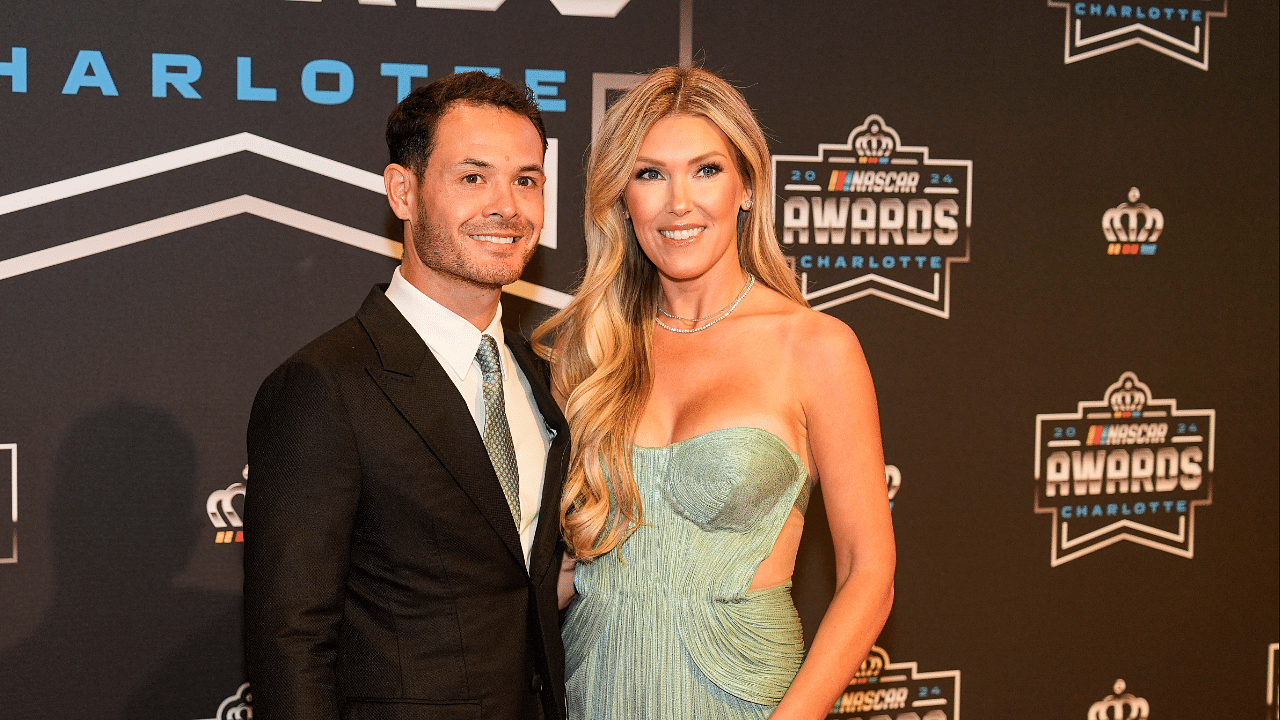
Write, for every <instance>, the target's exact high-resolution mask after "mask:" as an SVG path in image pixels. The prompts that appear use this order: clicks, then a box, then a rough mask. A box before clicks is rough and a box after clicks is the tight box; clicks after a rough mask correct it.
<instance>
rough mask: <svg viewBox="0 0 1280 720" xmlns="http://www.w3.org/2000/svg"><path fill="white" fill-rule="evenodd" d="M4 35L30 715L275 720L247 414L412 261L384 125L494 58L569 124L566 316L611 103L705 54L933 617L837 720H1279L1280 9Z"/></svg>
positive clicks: (905, 7) (413, 5)
mask: <svg viewBox="0 0 1280 720" xmlns="http://www.w3.org/2000/svg"><path fill="white" fill-rule="evenodd" d="M2 14H3V20H2V21H0V148H2V149H0V153H2V156H3V161H2V162H0V368H3V372H0V589H2V592H0V617H2V618H3V621H2V622H0V717H3V718H6V719H8V718H125V717H130V718H132V717H146V718H165V719H167V720H203V719H206V718H218V720H228V719H231V718H248V717H249V716H250V713H251V710H250V709H249V708H250V703H251V700H250V698H251V694H252V690H251V688H248V687H247V686H245V685H244V684H243V683H244V677H243V670H242V661H241V658H240V649H241V643H240V624H239V613H240V596H239V590H240V581H241V574H240V559H241V549H242V547H243V546H242V544H241V543H242V540H243V536H242V533H241V526H240V518H239V515H238V512H239V510H240V509H241V508H242V503H243V496H244V493H245V492H246V484H247V485H248V490H247V491H248V492H253V489H252V482H251V481H250V482H247V483H246V479H247V477H248V475H247V471H246V468H245V451H244V440H243V438H244V428H245V424H246V420H247V418H248V412H249V407H250V402H251V400H252V397H253V394H254V391H255V390H256V388H257V385H258V383H259V382H260V381H261V380H262V378H263V377H265V375H266V374H267V373H268V372H269V371H270V370H271V369H272V368H273V367H274V366H275V365H277V364H278V363H279V362H281V361H282V360H283V359H284V358H286V357H287V356H288V355H290V354H291V353H292V352H293V351H294V350H295V349H297V348H298V347H300V346H301V345H303V344H304V343H305V342H307V341H308V340H309V339H311V338H312V337H314V336H315V335H317V334H319V333H321V332H322V331H324V330H326V329H328V328H329V327H331V326H333V325H334V324H336V323H338V322H340V321H341V320H343V319H345V318H347V317H349V316H350V315H351V313H353V312H354V310H355V308H356V307H357V306H358V304H359V303H360V301H361V299H362V298H363V296H364V294H365V293H366V292H367V291H368V289H369V287H370V286H371V285H372V284H374V283H378V282H385V281H386V280H387V279H388V278H389V276H390V273H391V271H392V269H393V268H394V267H395V265H396V262H397V260H396V258H397V257H398V255H399V253H400V245H399V243H398V240H399V239H400V235H399V228H398V225H399V223H398V222H397V221H395V220H394V218H393V217H392V216H391V214H390V212H389V211H388V209H387V206H386V201H385V199H384V197H383V196H382V192H383V191H382V180H381V177H380V173H381V170H382V168H383V166H384V165H385V163H386V160H385V158H386V150H385V145H384V143H383V140H382V133H383V128H384V122H385V118H386V116H387V113H388V112H389V111H390V110H391V108H392V107H393V106H394V105H395V103H396V102H397V100H398V99H399V98H400V97H403V96H404V95H405V94H406V93H407V92H408V91H409V90H410V89H411V88H413V87H416V86H418V85H420V84H422V83H425V82H429V81H430V80H432V79H435V78H438V77H441V76H442V75H445V74H447V73H451V72H454V71H455V70H459V69H463V68H467V69H469V68H483V69H487V70H488V71H489V72H492V73H496V74H500V75H501V76H502V77H505V78H508V79H511V80H512V81H514V82H517V83H520V84H523V85H525V86H527V87H529V88H531V89H532V90H533V91H534V92H535V93H536V95H537V96H538V98H539V102H540V103H541V107H542V110H543V112H544V114H545V118H546V124H547V128H548V131H549V135H550V137H551V138H552V140H551V145H550V150H549V152H548V157H547V165H548V168H549V175H550V182H549V184H548V190H547V204H548V206H547V213H548V227H547V231H546V232H545V233H544V237H543V239H542V245H543V247H541V248H540V249H539V252H538V254H537V256H536V258H535V260H534V262H533V263H532V265H531V266H530V267H529V269H528V271H527V272H526V274H525V276H524V280H523V281H521V282H520V283H518V284H516V285H514V286H512V287H511V288H510V292H509V293H508V294H507V295H506V301H505V302H506V308H507V309H506V315H505V317H506V318H508V319H509V320H510V322H511V325H512V327H517V328H520V329H523V330H525V331H528V330H529V329H530V328H532V327H533V326H534V325H535V324H536V323H537V322H538V321H539V320H540V319H542V318H544V317H545V316H546V315H547V314H548V312H549V311H550V310H551V309H552V308H554V307H557V306H560V305H562V304H563V303H564V301H565V300H566V298H567V297H568V296H567V293H570V292H572V290H573V287H574V283H575V279H576V278H577V277H578V273H579V272H580V270H581V267H582V261H583V241H582V231H581V220H580V218H581V212H582V186H583V164H584V156H585V153H586V151H587V148H588V146H589V143H590V141H591V136H592V129H593V127H594V126H595V124H596V123H597V122H598V120H599V117H600V114H601V113H602V112H603V110H604V108H605V107H607V105H608V103H609V102H610V101H611V99H613V98H616V97H617V94H618V93H619V92H620V91H622V90H623V89H625V88H627V87H629V86H630V85H632V84H634V82H635V77H636V74H637V73H643V72H645V71H647V70H649V69H652V68H655V67H658V66H661V65H667V64H675V63H678V62H681V61H684V62H689V61H692V62H695V63H698V64H701V65H703V66H704V67H707V68H709V69H712V70H716V71H719V72H721V73H722V74H723V75H725V76H726V77H727V78H729V79H731V80H732V81H733V82H734V83H735V84H737V85H739V86H740V87H741V88H743V92H744V94H745V95H746V97H747V99H748V100H749V101H750V103H751V104H752V106H753V107H755V108H756V109H757V111H758V113H759V117H760V119H761V121H762V123H763V124H764V125H765V127H766V128H767V132H768V135H769V138H770V143H771V149H772V150H773V152H774V153H775V157H774V175H775V177H774V182H775V191H776V193H777V195H778V203H777V218H776V221H777V228H778V235H779V240H780V243H781V245H782V249H783V252H784V253H785V254H786V256H787V257H788V258H789V259H790V260H791V262H793V263H794V267H795V270H796V273H797V275H798V277H799V281H800V282H801V284H802V286H803V288H804V291H805V293H806V294H807V296H808V297H809V298H810V302H811V303H812V304H813V306H814V307H816V308H818V309H820V310H822V311H823V312H827V313H830V314H832V315H834V316H836V317H838V318H840V319H841V320H844V321H846V322H848V323H849V325H851V326H852V327H853V328H854V329H855V330H856V331H857V332H858V334H859V336H860V337H861V339H862V342H863V345H864V347H865V349H866V353H867V356H868V359H869V361H870V364H871V368H872V372H873V374H874V376H875V378H876V385H877V389H878V393H879V398H880V408H881V415H882V419H883V426H884V447H885V454H886V460H887V462H888V463H889V465H888V467H887V469H886V470H887V471H886V488H887V490H888V492H889V495H890V497H891V498H892V501H893V514H894V521H895V527H896V531H897V539H898V548H899V551H898V552H899V555H898V557H899V570H898V576H897V600H896V603H895V607H894V610H893V614H892V615H891V617H890V619H889V622H888V625H887V627H886V628H885V630H884V632H883V634H882V635H881V637H880V638H879V640H878V641H877V643H876V647H875V648H874V649H873V651H872V653H871V655H870V656H869V657H868V658H867V659H866V661H865V662H864V664H863V666H862V669H861V671H860V672H859V674H858V676H857V677H856V678H855V679H854V682H853V684H852V685H850V687H849V689H848V692H846V693H845V694H844V696H843V697H842V698H841V699H840V702H839V703H838V704H837V705H836V707H834V708H833V712H832V717H834V718H862V719H863V720H871V719H872V718H876V719H877V720H885V719H888V720H958V719H960V718H965V719H966V720H969V719H977V718H1013V717H1036V718H1062V719H1063V720H1086V719H1087V718H1113V717H1125V718H1147V717H1150V718H1160V719H1163V718H1209V717H1250V718H1255V717H1263V716H1264V715H1265V716H1267V717H1271V718H1275V717H1276V702H1277V701H1276V687H1275V686H1276V673H1277V669H1276V667H1277V663H1276V644H1275V643H1276V641H1277V640H1278V639H1280V631H1278V628H1277V617H1276V608H1277V605H1278V603H1280V596H1278V591H1277V566H1278V565H1280V562H1278V558H1277V545H1278V540H1277V527H1278V526H1277V505H1278V501H1277V487H1278V485H1280V481H1278V480H1280V478H1278V475H1277V456H1278V455H1280V453H1278V449H1277V436H1278V435H1280V433H1278V429H1277V415H1278V413H1277V375H1278V369H1277V325H1278V320H1277V306H1278V305H1280V303H1278V298H1277V275H1278V271H1277V268H1278V260H1277V246H1278V240H1280V230H1278V228H1277V225H1278V220H1277V207H1278V203H1280V200H1278V197H1277V175H1278V170H1277V105H1278V101H1277V86H1278V82H1277V65H1278V60H1277V40H1276V27H1277V23H1278V21H1277V7H1276V5H1275V4H1274V3H1257V2H1255V3H1245V2H1241V3H1238V4H1236V3H1233V4H1231V6H1230V8H1228V6H1227V1H1226V0H1176V1H1174V2H1172V4H1170V3H1168V2H1161V3H1158V4H1150V3H1146V2H1143V3H1128V2H1124V3H1122V2H1116V3H1110V2H1055V1H1053V0H1049V1H1048V2H1046V1H1045V0H1016V1H1010V0H1003V1H996V0H985V1H976V2H964V3H936V2H919V1H917V2H899V3H880V2H852V1H851V2H843V3H828V2H816V1H809V2H786V3H779V2H772V1H770V0H732V1H730V0H505V1H504V0H416V2H415V0H252V1H251V0H231V1H229V2H220V3H205V2H195V1H194V0H168V1H164V2H161V1H159V0H149V1H146V2H136V3H127V4H118V3H96V2H88V1H86V0H76V1H74V2H61V3H47V2H38V1H36V0H11V1H10V2H7V3H5V8H4V10H3V13H2ZM814 507H815V508H816V511H815V512H812V513H810V514H809V527H808V528H807V529H806V534H805V540H804V546H803V548H802V553H801V557H800V560H799V563H798V567H797V571H796V589H795V597H796V602H797V605H798V607H799V608H800V610H801V614H802V617H803V619H804V622H805V625H806V629H807V631H808V632H809V633H810V636H811V635H812V632H813V629H814V628H815V626H816V624H817V621H818V619H819V618H820V617H821V614H822V612H823V610H824V608H825V605H826V603H827V601H828V600H829V599H830V596H831V592H832V586H833V584H834V579H833V570H832V568H833V563H832V557H831V549H830V539H829V537H828V535H827V526H826V520H825V518H824V514H823V512H822V511H821V510H822V503H821V500H820V496H819V498H818V499H817V501H816V502H815V504H814ZM1268 713H1269V714H1268Z"/></svg>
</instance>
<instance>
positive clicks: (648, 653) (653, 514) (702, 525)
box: [563, 428, 810, 720]
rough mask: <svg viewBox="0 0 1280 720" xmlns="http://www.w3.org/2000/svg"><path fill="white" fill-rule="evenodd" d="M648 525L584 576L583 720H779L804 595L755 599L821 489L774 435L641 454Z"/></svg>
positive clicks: (573, 646)
mask: <svg viewBox="0 0 1280 720" xmlns="http://www.w3.org/2000/svg"><path fill="white" fill-rule="evenodd" d="M632 467H633V469H634V472H635V477H636V483H637V485H638V486H639V489H640V497H641V501H642V502H643V503H644V520H645V525H644V526H642V527H641V528H639V529H638V530H637V531H636V532H635V534H634V535H632V536H631V538H630V539H628V540H627V541H626V543H624V545H623V547H622V556H623V559H622V561H620V560H619V558H618V554H617V553H610V554H608V555H606V556H604V557H601V558H598V559H596V560H595V561H593V562H590V563H584V564H580V565H578V567H577V570H576V572H575V574H574V584H575V585H576V586H577V590H578V598H577V600H575V602H574V604H573V605H572V607H571V608H570V610H569V613H568V615H567V617H566V619H565V624H564V630H563V632H564V644H565V656H566V662H567V667H566V670H567V679H568V680H567V685H568V688H567V690H568V709H569V718H570V720H744V719H752V720H754V719H756V718H760V719H763V718H768V717H769V715H770V713H771V712H772V711H773V709H774V707H775V706H776V705H777V704H778V702H779V701H780V700H781V699H782V695H783V693H785V692H786V690H787V687H788V686H789V685H790V684H791V681H792V680H793V679H794V678H795V676H796V672H797V671H798V670H799V669H800V663H801V661H802V660H803V657H804V642H803V637H802V634H801V629H800V618H799V616H798V615H797V614H796V610H795V606H794V605H793V604H792V602H791V584H790V583H789V582H788V583H787V584H785V585H783V586H780V587H774V588H768V589H763V590H756V591H752V592H747V588H748V587H749V586H750V585H751V581H752V579H753V578H754V577H755V573H756V568H757V567H758V566H759V565H760V563H761V561H763V560H764V559H765V558H766V557H767V556H768V555H769V553H770V552H771V551H772V549H773V545H774V542H775V541H776V540H777V539H778V534H779V533H780V532H781V531H782V526H783V523H785V522H786V520H787V517H788V515H789V514H790V513H791V508H793V507H796V508H798V509H799V510H800V512H802V513H803V512H804V509H805V505H806V504H807V502H808V496H809V488H810V483H809V479H808V471H807V469H806V468H805V465H804V463H803V462H802V461H801V460H800V458H799V457H797V456H796V454H795V452H793V451H792V450H791V448H790V447H789V446H788V445H787V444H786V443H785V442H783V441H782V440H781V439H780V438H778V437H777V436H776V435H773V434H772V433H769V432H766V431H764V430H759V429H756V428H726V429H723V430H716V431H712V432H709V433H705V434H703V435H698V436H696V437H693V438H690V439H688V440H684V441H681V442H678V443H675V444H673V445H668V446H667V447H661V448H647V447H636V448H635V450H634V452H633V454H632Z"/></svg>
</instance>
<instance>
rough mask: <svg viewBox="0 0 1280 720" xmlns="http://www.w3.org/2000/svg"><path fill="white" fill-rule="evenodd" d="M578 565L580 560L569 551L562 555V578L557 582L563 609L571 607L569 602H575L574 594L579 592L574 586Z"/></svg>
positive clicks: (557, 592) (557, 591) (557, 590)
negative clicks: (574, 557)
mask: <svg viewBox="0 0 1280 720" xmlns="http://www.w3.org/2000/svg"><path fill="white" fill-rule="evenodd" d="M577 565H578V561H577V560H574V559H573V558H572V557H571V556H570V555H569V553H565V554H564V555H562V556H561V557H560V580H559V582H557V583H556V594H557V595H558V596H559V598H560V609H561V610H564V609H565V608H567V607H569V603H571V602H573V598H574V596H576V595H577V594H578V591H577V589H575V588H574V586H573V569H574V568H575V567H577Z"/></svg>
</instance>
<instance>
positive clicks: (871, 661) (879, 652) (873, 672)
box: [853, 645, 889, 678]
mask: <svg viewBox="0 0 1280 720" xmlns="http://www.w3.org/2000/svg"><path fill="white" fill-rule="evenodd" d="M888 664H889V653H887V652H885V651H884V648H882V647H878V646H876V645H872V646H871V652H869V653H867V659H866V660H863V661H862V664H861V665H859V666H858V672H856V673H854V674H853V676H854V677H855V678H872V677H879V676H880V673H882V672H884V669H885V667H886V666H888Z"/></svg>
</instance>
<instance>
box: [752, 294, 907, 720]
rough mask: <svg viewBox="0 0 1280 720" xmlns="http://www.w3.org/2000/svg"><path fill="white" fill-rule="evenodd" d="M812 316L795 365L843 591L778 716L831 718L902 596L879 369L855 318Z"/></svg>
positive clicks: (787, 719)
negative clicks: (871, 366)
mask: <svg viewBox="0 0 1280 720" xmlns="http://www.w3.org/2000/svg"><path fill="white" fill-rule="evenodd" d="M809 320H810V321H811V322H812V323H813V327H811V328H806V329H805V330H806V331H805V333H804V335H807V336H808V338H807V342H802V343H796V345H797V349H798V353H797V357H796V368H797V370H798V375H797V377H798V382H799V383H800V386H801V388H802V390H801V395H802V396H801V403H802V405H803V407H804V413H805V421H806V425H807V430H808V438H809V451H810V453H811V455H812V458H813V462H814V464H815V466H816V469H817V473H818V477H819V478H820V482H821V483H822V497H823V500H824V501H825V504H826V507H827V518H828V520H829V522H830V525H831V537H832V540H833V542H834V544H835V559H836V592H835V597H834V598H832V600H831V605H830V606H829V607H828V608H827V613H826V615H825V616H823V618H822V623H821V624H820V625H819V626H818V633H817V636H816V637H815V638H814V641H813V646H812V647H811V648H810V649H809V654H808V656H807V657H806V659H805V661H804V665H803V666H801V668H800V673H799V674H798V675H797V676H796V679H795V681H794V682H793V683H792V684H791V687H790V689H789V690H788V691H787V694H786V696H785V697H783V699H782V702H781V704H779V705H778V709H777V710H776V711H774V713H773V715H772V718H773V720H784V719H785V720H800V719H805V720H809V719H811V718H812V719H814V720H818V719H820V718H825V717H826V716H827V714H828V713H830V712H831V708H832V706H833V705H834V704H835V701H836V698H837V697H839V696H840V694H841V693H842V692H844V690H845V688H846V687H847V686H848V684H849V680H850V679H851V678H852V677H853V674H854V672H856V671H857V669H858V666H859V665H861V664H862V661H863V659H864V658H865V657H866V655H867V652H868V651H869V650H870V649H871V644H872V643H873V642H875V639H876V637H877V636H878V635H879V634H880V629H881V628H882V627H883V626H884V622H885V619H886V618H887V617H888V616H889V608H890V606H891V605H892V604H893V572H894V564H895V562H896V552H895V550H894V544H893V522H892V518H891V516H890V514H889V498H888V493H887V492H886V490H885V479H884V455H883V451H882V450H881V447H880V420H879V414H878V412H877V410H876V397H875V388H874V386H873V385H872V383H871V373H870V372H869V371H868V369H867V362H866V359H865V358H864V357H863V354H862V348H861V346H860V345H859V344H858V339H857V337H855V336H854V334H853V331H851V330H850V329H849V327H848V326H847V325H845V324H844V323H843V322H840V321H839V320H836V319H834V318H831V317H829V316H825V315H818V316H817V317H812V316H811V317H810V318H809Z"/></svg>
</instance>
